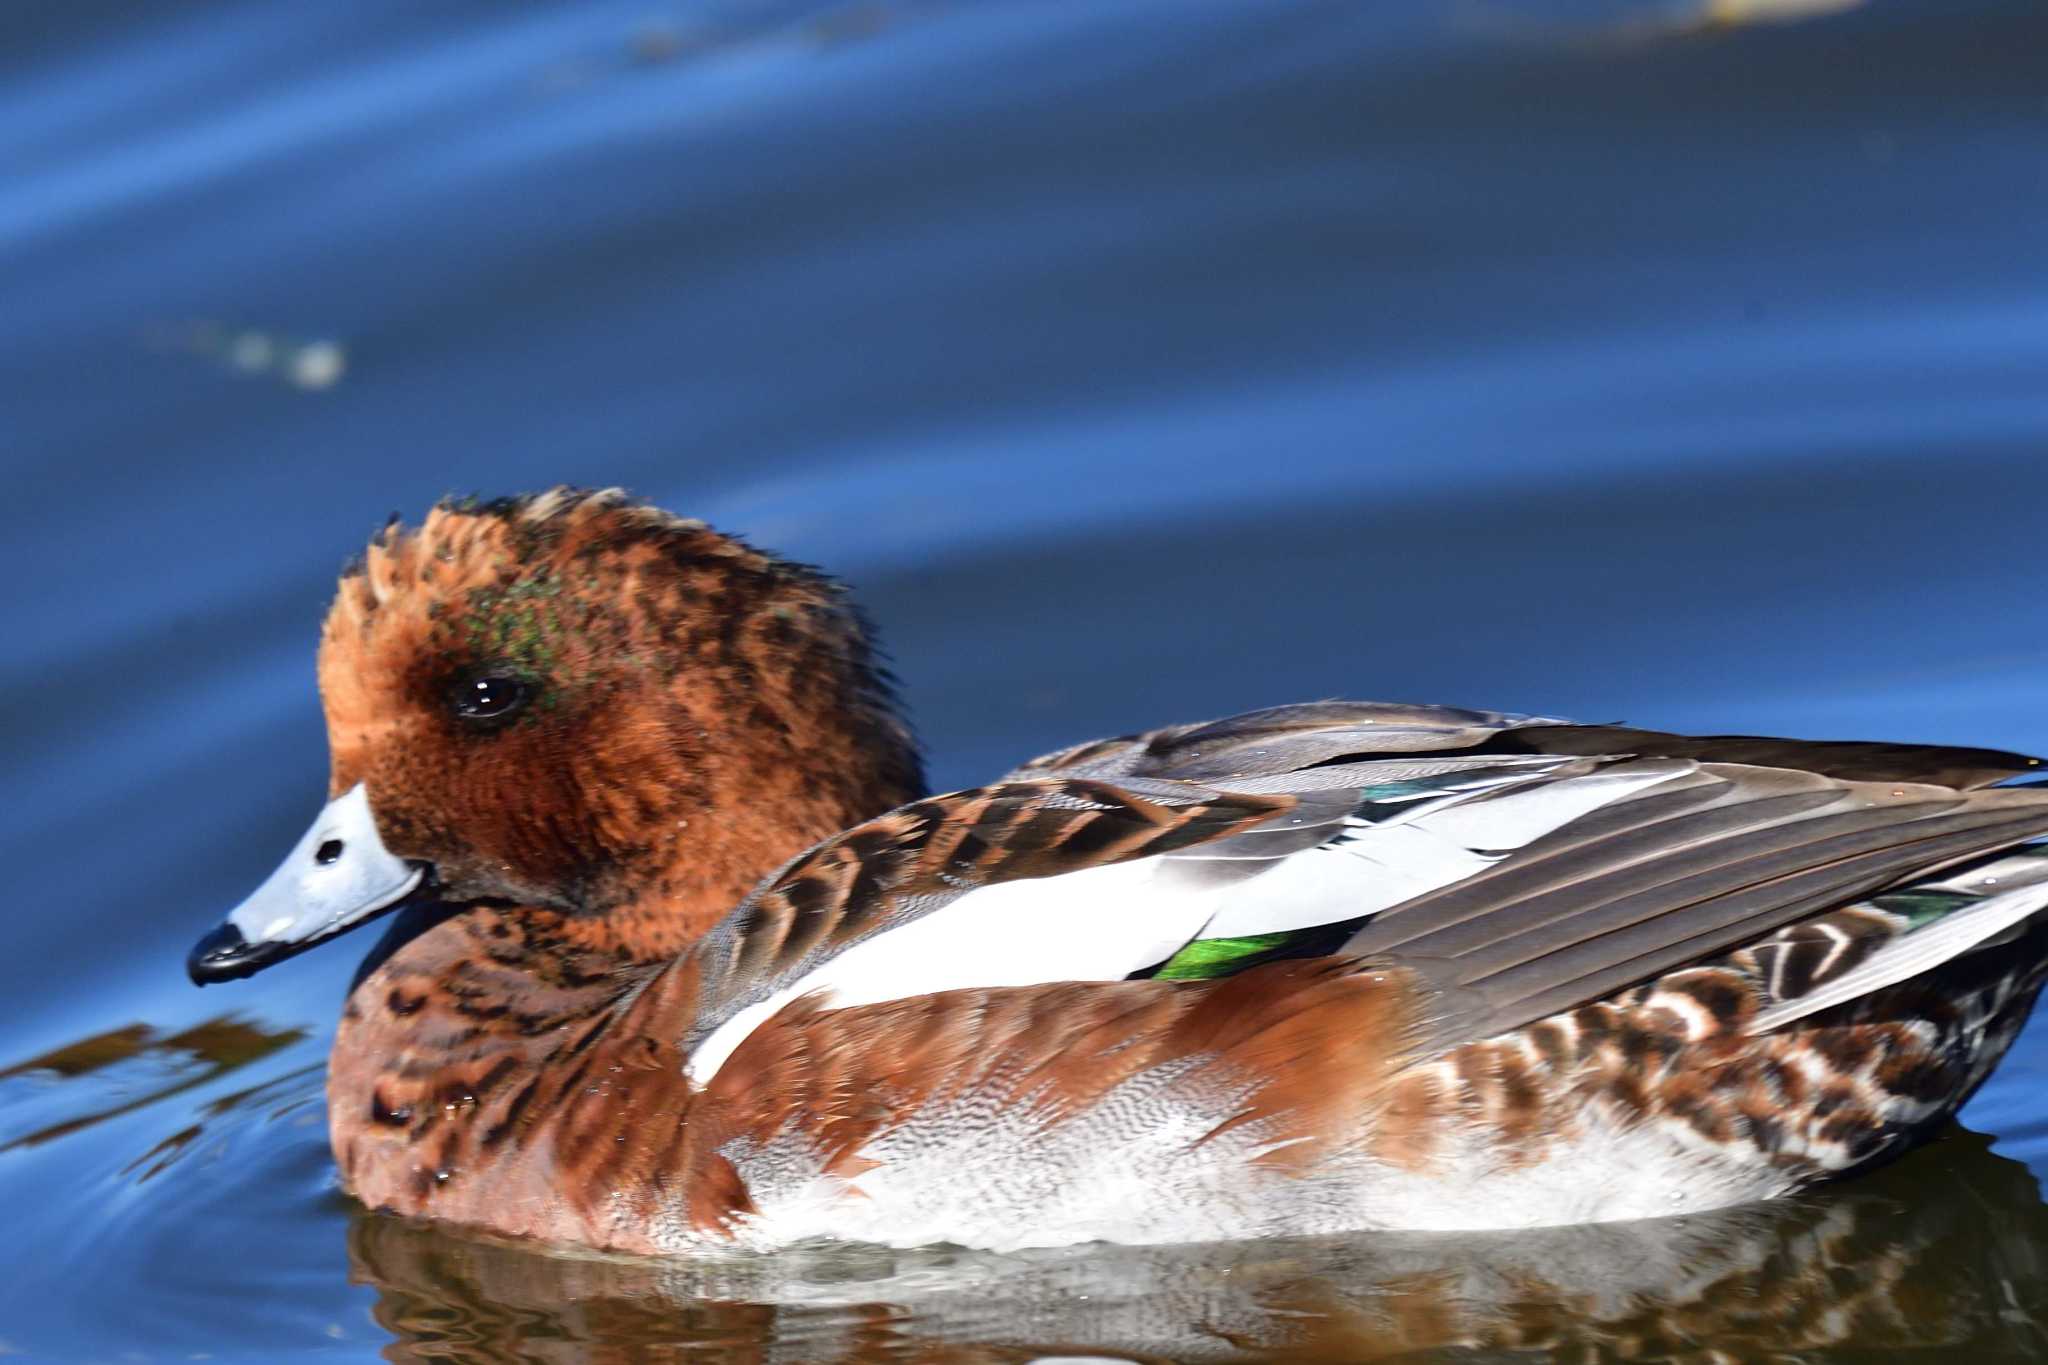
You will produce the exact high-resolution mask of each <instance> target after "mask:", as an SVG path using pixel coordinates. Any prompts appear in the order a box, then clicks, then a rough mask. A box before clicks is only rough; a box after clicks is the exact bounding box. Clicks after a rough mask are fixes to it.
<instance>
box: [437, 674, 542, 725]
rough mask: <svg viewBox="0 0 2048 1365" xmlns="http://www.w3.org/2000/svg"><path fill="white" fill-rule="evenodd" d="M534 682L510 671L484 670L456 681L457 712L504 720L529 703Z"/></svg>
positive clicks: (467, 716) (474, 717) (473, 718)
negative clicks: (492, 671) (487, 671)
mask: <svg viewBox="0 0 2048 1365" xmlns="http://www.w3.org/2000/svg"><path fill="white" fill-rule="evenodd" d="M532 695H533V685H532V684H531V683H529V682H527V681H526V679H524V678H520V677H515V676H513V675H512V674H510V673H484V674H480V675H478V676H476V677H473V678H464V679H462V680H461V681H460V682H458V683H456V684H455V714H456V715H458V716H461V717H462V718H463V719H464V720H468V721H493V720H504V719H505V718H507V717H508V716H511V715H513V714H514V713H516V712H517V711H518V710H519V708H520V707H522V706H524V705H526V702H527V699H528V698H529V697H530V696H532Z"/></svg>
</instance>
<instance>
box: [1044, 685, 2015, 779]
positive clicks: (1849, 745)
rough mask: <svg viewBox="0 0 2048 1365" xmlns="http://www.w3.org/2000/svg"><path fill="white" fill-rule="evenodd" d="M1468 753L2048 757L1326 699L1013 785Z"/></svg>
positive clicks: (1068, 753)
mask: <svg viewBox="0 0 2048 1365" xmlns="http://www.w3.org/2000/svg"><path fill="white" fill-rule="evenodd" d="M1447 752H1458V753H1460V754H1462V755H1465V756H1468V757H1471V756H1488V755H1494V756H1505V755H1512V754H1523V755H1549V756H1561V757H1583V758H1598V757H1607V758H1613V757H1639V758H1677V759H1692V760H1694V761H1696V762H1701V763H1741V764H1746V765H1748V766H1751V767H1759V768H1792V769H1796V770H1798V771H1801V772H1812V773H1819V774H1821V775H1822V776H1825V777H1840V778H1847V779H1850V780H1853V781H1866V782H1892V781H1904V782H1932V783H1936V784H1939V785H1941V786H1947V787H1956V788H1958V789H1961V790H1965V791H1967V790H1974V789H1975V788H1978V787H1985V786H1990V785H1991V784H1992V783H1995V782H2002V781H2006V780H2008V779H2011V778H2014V777H2024V776H2028V775H2030V774H2038V773H2040V772H2041V771H2042V760H2040V759H2038V758H2033V757H2030V756H2028V755H2026V754H2015V753H2007V752H2005V751H2003V750H1999V749H1969V748H1959V747H1955V746H1950V745H1940V744H1893V743H1886V742H1881V741H1869V740H1811V739H1774V738H1772V737H1770V736H1766V735H1678V734H1670V733H1667V732H1665V731H1662V730H1641V729H1635V728H1632V727H1630V726H1624V725H1579V724H1576V723H1574V722H1572V721H1568V720H1560V719H1558V718H1556V717H1553V716H1525V715H1518V714H1516V713H1514V712H1509V711H1479V710H1472V709H1468V708H1465V707H1458V706H1428V705H1419V704H1411V703H1405V702H1377V701H1321V702H1305V703H1301V704H1298V705H1293V706H1274V707H1269V708H1267V709H1265V710H1263V711H1247V712H1245V713H1243V714H1242V715H1236V716H1227V717H1225V718H1224V719H1222V720H1212V721H1203V722H1200V723H1198V724H1194V725H1173V726H1167V727H1164V728H1161V729H1157V730H1146V731H1143V732H1141V733H1138V734H1130V735H1117V736H1115V737H1113V738H1109V739H1097V740H1090V741H1088V742H1087V743H1085V744H1076V745H1073V746H1071V747H1069V748H1065V749H1059V750H1055V751H1054V752H1052V753H1049V754H1042V755H1040V756H1039V757H1037V758H1034V759H1032V760H1031V761H1030V762H1028V763H1025V764H1023V765H1021V766H1020V767H1018V768H1016V769H1014V770H1013V771H1012V772H1010V773H1009V774H1008V775H1007V776H1006V777H1005V778H1004V779H1003V780H1005V781H1022V780H1027V779H1030V778H1037V777H1089V778H1096V779H1099V780H1102V781H1109V782H1114V781H1117V780H1118V779H1120V778H1125V777H1150V778H1164V779H1168V780H1176V779H1177V780H1180V781H1186V782H1220V783H1224V784H1226V785H1227V784H1228V783H1229V782H1230V780H1231V779H1233V778H1240V777H1249V776H1272V775H1276V774H1280V773H1286V772H1294V771H1300V770H1302V769H1306V768H1310V767H1313V766H1316V765H1320V764H1327V763H1335V762H1344V761H1346V760H1356V759H1364V758H1371V757H1375V756H1379V755H1389V754H1397V753H1399V754H1413V755H1421V754H1426V753H1429V754H1434V753H1447Z"/></svg>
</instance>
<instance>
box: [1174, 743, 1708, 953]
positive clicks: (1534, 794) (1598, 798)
mask: <svg viewBox="0 0 2048 1365" xmlns="http://www.w3.org/2000/svg"><path fill="white" fill-rule="evenodd" d="M1696 766H1697V765H1695V764H1693V763H1690V762H1686V761H1682V760H1672V761H1670V762H1665V763H1635V764H1631V765H1630V766H1629V767H1628V769H1626V770H1625V771H1621V772H1606V771H1602V772H1593V773H1588V774H1587V775H1585V776H1583V777H1569V778H1564V779H1561V780H1549V781H1546V780H1544V779H1541V778H1538V779H1536V781H1535V782H1533V783H1531V782H1530V781H1529V777H1528V774H1526V773H1516V774H1513V775H1511V776H1508V777H1504V778H1503V779H1502V780H1501V782H1500V783H1498V784H1495V786H1496V787H1505V788H1507V789H1505V790H1497V789H1486V790H1481V791H1477V792H1458V793H1454V794H1453V795H1451V796H1449V797H1436V798H1431V799H1429V800H1425V801H1419V802H1417V804H1416V805H1414V806H1413V807H1411V808H1409V809H1407V810H1403V811H1401V812H1399V813H1398V814H1395V815H1393V816H1391V817H1388V818H1385V819H1381V820H1370V819H1366V818H1363V817H1355V818H1353V819H1351V820H1348V821H1346V822H1345V830H1344V833H1343V834H1341V835H1340V836H1338V837H1337V838H1336V839H1333V840H1331V841H1330V842H1329V843H1326V844H1322V845H1320V846H1318V847H1316V848H1312V849H1309V850H1308V851H1307V852H1305V853H1298V854H1296V855H1295V856H1293V857H1292V858H1288V859H1286V860H1284V861H1282V862H1281V863H1279V864H1278V865H1277V866H1275V867H1274V868H1273V869H1272V870H1271V871H1269V872H1266V873H1264V874H1262V875H1260V876H1257V877H1254V878H1251V879H1250V880H1249V881H1244V882H1240V883H1238V884H1237V885H1235V886H1233V887H1230V888H1228V889H1227V890H1226V891H1225V893H1224V895H1223V897H1222V903H1221V904H1220V905H1219V906H1218V908H1217V911H1216V916H1215V918H1214V919H1212V920H1210V921H1209V922H1208V923H1207V924H1206V925H1204V926H1203V927H1202V929H1201V930H1200V936H1201V937H1203V938H1238V937H1242V936H1246V935H1251V934H1272V933H1279V932H1282V931H1284V930H1289V929H1307V928H1310V927H1312V926H1314V925H1318V924H1333V923H1335V922H1337V921H1338V920H1346V919H1356V918H1358V917H1359V916H1360V915H1370V914H1377V913H1378V912H1379V911H1381V910H1385V909H1387V908H1389V907H1390V906H1395V905H1399V904H1400V903H1401V902H1403V901H1406V900H1412V899H1413V898H1415V897H1416V896H1420V895H1423V894H1424V893H1426V892H1430V891H1435V890H1438V889H1439V888H1441V887H1445V886H1449V885H1451V884H1452V883H1453V882H1458V881H1462V880H1464V879H1465V878H1466V877H1470V876H1473V875H1475V874H1477V873H1480V872H1483V871H1485V870H1486V869H1487V868H1489V867H1491V866H1492V865H1493V864H1494V863H1496V862H1498V861H1499V860H1500V858H1501V857H1502V856H1503V855H1504V854H1507V853H1510V852H1512V851H1514V850H1515V849H1518V848H1522V847H1524V846H1526V845H1527V844H1530V843H1532V842H1534V841H1535V840H1536V839H1538V838H1540V837H1541V836H1543V835H1545V834H1548V833H1550V832H1551V831H1552V830H1554V829H1560V828H1562V827H1563V826H1565V825H1567V824H1569V823H1571V822H1572V821H1574V820H1576V819H1578V818H1579V817H1581V816H1583V815H1588V814H1590V813H1592V812H1593V811H1595V810H1598V809H1599V808H1600V807H1602V806H1604V805H1606V804H1608V803H1609V802H1611V801H1617V800H1619V799H1621V798H1622V797H1624V796H1627V795H1629V794H1631V793H1633V792H1637V791H1640V790H1642V789H1643V788H1645V787H1653V786H1655V785H1657V784H1658V783H1659V782H1665V781H1668V780H1670V779H1671V778H1673V777H1678V776H1681V775H1683V774H1685V773H1689V772H1691V771H1693V770H1694V768H1695V767H1696Z"/></svg>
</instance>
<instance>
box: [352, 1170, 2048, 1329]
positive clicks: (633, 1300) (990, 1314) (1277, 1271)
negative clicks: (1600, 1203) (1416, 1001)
mask: <svg viewBox="0 0 2048 1365" xmlns="http://www.w3.org/2000/svg"><path fill="white" fill-rule="evenodd" d="M2043 1247H2048V1209H2044V1207H2043V1206H2042V1204H2041V1202H2040V1199H2039V1197H2038V1194H2037V1191H2036V1188H2035V1185H2034V1181H2033V1179H2032V1177H2031V1176H2029V1175H2028V1174H2027V1172H2026V1170H2025V1168H2024V1167H2022V1166H2020V1165H2018V1164H2017V1163H2015V1162H2012V1161H2008V1160H2005V1159H2004V1158H2001V1157H1998V1156H1994V1155H1992V1153H1991V1151H1990V1144H1989V1142H1988V1140H1987V1139H1985V1138H1982V1137H1980V1136H1977V1135H1976V1134H1972V1133H1966V1132H1957V1133H1955V1134H1953V1135H1951V1137H1950V1138H1949V1139H1947V1140H1946V1141H1943V1142H1941V1143H1939V1144H1937V1145H1936V1146H1935V1147H1934V1148H1931V1149H1928V1150H1924V1151H1922V1152H1920V1153H1917V1154H1915V1155H1914V1156H1912V1157H1910V1158H1908V1159H1907V1160H1906V1161H1904V1162H1902V1163H1900V1164H1898V1165H1897V1166H1894V1167H1892V1168H1891V1169H1890V1170H1888V1171H1886V1172H1884V1173H1881V1174H1880V1175H1878V1176H1876V1177H1873V1178H1872V1179H1869V1180H1865V1181H1860V1182H1857V1183H1855V1184H1853V1185H1849V1186H1845V1187H1842V1188H1840V1189H1837V1190H1834V1191H1831V1192H1828V1193H1825V1194H1823V1195H1820V1196H1817V1197H1814V1198H1810V1199H1805V1200H1795V1201H1784V1202H1780V1203H1776V1204H1767V1205H1754V1206H1750V1207H1747V1208H1743V1209H1736V1210H1731V1211H1727V1212H1724V1213H1721V1214H1717V1215H1712V1216H1708V1217H1696V1218H1684V1219H1670V1220H1661V1221H1655V1222H1645V1223H1634V1224H1614V1225H1609V1226H1605V1227H1581V1228H1560V1229H1552V1230H1545V1231H1542V1232H1537V1233H1520V1234H1484V1235H1479V1234H1457V1235H1443V1234H1437V1235H1416V1234H1408V1235H1386V1234H1380V1235H1373V1236H1359V1237H1353V1238H1344V1239H1331V1238H1320V1239H1304V1240H1295V1241H1283V1242H1264V1243H1254V1244H1230V1245H1219V1246H1198V1247H1166V1248H1129V1247H1082V1248H1069V1249H1062V1250H1058V1251H1047V1252H1038V1253H1027V1254H1022V1255H1004V1256H995V1255H984V1254H980V1253H974V1252H967V1251H957V1250H954V1251H948V1250H926V1251H917V1252H892V1251H887V1250H881V1249H875V1248H851V1247H818V1248H815V1249H811V1250H808V1251H799V1252H793V1253H787V1254H784V1255H781V1256H777V1257H773V1258H760V1259H747V1260H734V1261H727V1262H721V1263H716V1264H708V1265H707V1264H701V1263H676V1262H650V1261H632V1260H619V1259H603V1258H596V1257H590V1256H563V1255H553V1254H545V1253H541V1252H536V1251H534V1250H531V1249H528V1248H524V1247H518V1246H510V1245H504V1244H498V1243H492V1242H486V1241H480V1240H474V1239H470V1238H465V1237H459V1236H455V1235H452V1234H450V1233H448V1232H445V1231H441V1230H438V1229H435V1228H433V1227H430V1226H425V1225H420V1224H413V1223H407V1222H404V1221H401V1220H397V1219H393V1218H387V1217H380V1216H376V1215H369V1214H359V1215H357V1216H356V1217H355V1219H354V1220H353V1223H352V1226H351V1227H350V1229H349V1254H350V1261H351V1265H352V1267H353V1273H354V1276H355V1278H356V1279H357V1280H358V1281H359V1282H363V1283H367V1284H369V1285H371V1286H373V1287H374V1288H375V1289H376V1290H377V1292H378V1302H377V1306H376V1308H375V1315H376V1317H377V1320H378V1322H379V1323H380V1324H381V1325H382V1326H383V1327H384V1328H385V1329H386V1330H388V1331H389V1332H391V1333H392V1334H393V1336H394V1337H396V1338H397V1340H396V1342H395V1343H394V1344H393V1345H391V1346H390V1347H389V1348H388V1349H387V1350H386V1352H385V1355H386V1358H387V1359H389V1360H391V1361H394V1362H415V1361H420V1362H424V1361H429V1360H431V1361H475V1362H485V1361H492V1362H495V1361H502V1360H507V1359H518V1360H534V1361H548V1362H613V1361H620V1362H623V1361H653V1362H663V1361H679V1360H682V1359H683V1358H684V1357H686V1356H687V1357H688V1358H689V1359H691V1360H702V1359H713V1360H725V1359H731V1360H746V1361H756V1360H761V1361H766V1360H803V1361H896V1360H902V1361H911V1360H915V1361H963V1362H964V1361H1024V1360H1030V1359H1033V1358H1036V1357H1039V1356H1048V1355H1069V1356H1071V1355H1080V1354H1086V1355H1093V1356H1097V1357H1109V1358H1113V1359H1120V1360H1158V1359H1168V1360H1267V1359H1282V1358H1284V1359H1287V1360H1316V1361H1356V1360H1395V1359H1403V1358H1410V1357H1434V1356H1435V1355H1437V1354H1438V1353H1440V1352H1443V1351H1446V1350H1458V1351H1460V1352H1462V1353H1471V1356H1472V1358H1481V1359H1492V1358H1501V1359H1507V1358H1513V1359H1570V1360H1578V1361H1604V1360H1695V1361H1708V1360H1743V1361H1749V1360H1760V1359H1771V1358H1776V1357H1781V1356H1784V1355H1787V1354H1790V1353H1797V1354H1799V1356H1800V1358H1802V1359H1814V1358H1816V1356H1815V1353H1816V1352H1818V1353H1822V1354H1823V1355H1827V1354H1830V1353H1831V1351H1832V1349H1833V1348H1848V1349H1853V1350H1854V1351H1856V1352H1858V1353H1863V1352H1894V1351H1901V1350H1906V1349H1915V1350H1920V1351H1930V1350H1931V1348H1941V1349H1938V1350H1931V1354H1932V1358H1948V1359H1956V1360H1972V1361H1977V1360H1985V1359H2037V1358H2040V1357H2041V1356H2042V1354H2043V1353H2044V1352H2048V1331H2044V1328H2043V1319H2042V1313H2043V1310H2044V1308H2048V1266H2044V1263H2043V1259H2042V1248H2043ZM1461 1358H1465V1357H1463V1356H1461Z"/></svg>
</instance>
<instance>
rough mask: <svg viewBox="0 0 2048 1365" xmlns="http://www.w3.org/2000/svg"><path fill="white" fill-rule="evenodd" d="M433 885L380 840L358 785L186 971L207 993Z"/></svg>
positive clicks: (332, 804) (203, 943) (323, 815)
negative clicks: (216, 984) (216, 985)
mask: <svg viewBox="0 0 2048 1365" xmlns="http://www.w3.org/2000/svg"><path fill="white" fill-rule="evenodd" d="M426 882H427V868H426V867H425V866H424V865H422V864H419V863H413V862H408V861H406V860H405V859H403V858H400V857H397V856H396V855H394V854H393V853H391V852H390V851H389V850H387V849H386V848H385V847H384V841H383V840H382V839H380V838H378V837H377V822H376V821H375V820H373V819H372V818H371V816H370V798H369V795H368V794H367V793H366V792H365V791H364V790H363V786H362V784H361V783H360V782H359V783H357V784H356V785H355V786H353V787H351V788H349V789H348V790H347V791H346V792H344V793H342V794H341V795H340V796H337V797H335V798H334V799H333V800H332V801H329V802H328V803H327V805H326V807H325V808H323V809H322V810H321V812H320V816H319V818H318V819H316V820H315V821H313V825H312V828H310V829H308V830H307V831H306V834H305V837H304V838H302V839H300V840H299V842H298V844H297V846H296V847H294V848H293V849H292V851H291V852H290V853H289V854H288V855H286V857H285V860H284V861H283V862H282V863H280V864H279V865H278V868H277V871H275V872H273V873H271V874H270V877H269V880H267V881H265V882H264V883H263V885H261V886H259V887H257V888H256V894H255V895H253V896H251V897H249V899H247V900H245V901H243V902H242V903H241V904H240V905H238V906H236V907H235V908H234V910H232V911H231V912H229V914H228V917H227V919H226V920H225V921H224V922H223V923H222V924H221V926H220V927H219V928H217V929H215V930H214V931H213V932H212V933H210V934H208V935H207V936H206V937H205V938H202V939H200V940H199V942H198V944H197V945H195V946H194V947H193V949H192V954H191V956H190V957H188V958H187V959H186V960H185V965H186V968H187V970H189V971H190V972H191V973H192V980H193V981H194V982H195V983H197V984H199V985H201V986H204V985H206V984H208V983H209V982H214V981H231V980H233V979H234V978H236V977H238V976H249V975H251V974H253V973H255V972H259V971H262V970H263V969H264V968H265V967H268V966H270V965H271V964H272V963H274V962H282V961H283V960H284V959H285V958H288V957H291V956H292V955H293V954H295V953H302V952H304V951H306V949H308V948H310V947H312V946H313V945H314V944H316V943H322V942H325V941H326V940H327V939H330V938H333V937H334V936H335V935H336V934H342V933H346V932H348V931H349V930H350V929H353V928H355V927H356V926H357V925H358V924H362V923H364V922H365V921H367V920H371V919H374V918H376V917H377V916H378V915H381V914H383V913H384V912H385V911H387V910H394V909H396V908H397V907H398V906H400V905H402V904H404V903H405V902H406V901H407V900H409V899H412V898H414V897H415V895H416V894H417V893H418V892H420V891H421V890H422V889H423V888H424V887H425V885H426Z"/></svg>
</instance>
